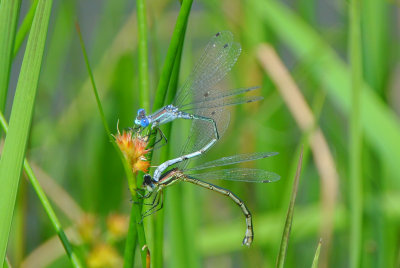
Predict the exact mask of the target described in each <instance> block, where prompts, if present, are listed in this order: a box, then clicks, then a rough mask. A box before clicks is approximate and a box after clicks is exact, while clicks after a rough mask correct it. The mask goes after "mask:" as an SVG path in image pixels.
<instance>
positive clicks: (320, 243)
mask: <svg viewBox="0 0 400 268" xmlns="http://www.w3.org/2000/svg"><path fill="white" fill-rule="evenodd" d="M321 245H322V239H320V240H319V242H318V246H317V250H316V251H315V255H314V260H313V262H312V265H311V268H318V260H319V253H320V252H321Z"/></svg>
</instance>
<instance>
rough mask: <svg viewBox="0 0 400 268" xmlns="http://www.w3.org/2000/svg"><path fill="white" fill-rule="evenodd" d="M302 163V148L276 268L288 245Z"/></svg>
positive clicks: (283, 258)
mask: <svg viewBox="0 0 400 268" xmlns="http://www.w3.org/2000/svg"><path fill="white" fill-rule="evenodd" d="M302 161H303V148H302V149H301V151H300V157H299V161H298V164H297V170H296V176H295V178H294V182H293V189H292V196H291V197H290V204H289V209H288V212H287V216H286V222H285V228H284V230H283V234H282V240H281V246H280V248H279V254H278V258H277V262H276V267H279V268H283V267H284V264H285V258H286V252H287V247H288V243H289V236H290V230H291V228H292V222H293V213H294V204H295V202H296V196H297V189H298V188H299V180H300V172H301V165H302Z"/></svg>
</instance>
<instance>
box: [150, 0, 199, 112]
mask: <svg viewBox="0 0 400 268" xmlns="http://www.w3.org/2000/svg"><path fill="white" fill-rule="evenodd" d="M192 3H193V0H184V1H183V2H182V6H181V9H180V11H179V15H178V18H177V20H176V24H175V28H174V32H173V34H172V38H171V42H170V44H169V47H168V52H167V57H166V58H165V63H164V65H163V69H162V72H161V77H160V81H159V82H158V87H157V91H156V96H155V99H154V104H153V111H154V110H156V109H158V108H160V107H161V106H162V105H163V103H164V99H165V96H166V94H167V89H168V85H169V82H170V78H171V74H172V70H173V68H174V62H175V59H176V55H177V52H178V48H179V42H180V38H181V36H182V35H183V34H184V32H185V28H186V24H187V21H188V18H189V14H190V9H191V7H192Z"/></svg>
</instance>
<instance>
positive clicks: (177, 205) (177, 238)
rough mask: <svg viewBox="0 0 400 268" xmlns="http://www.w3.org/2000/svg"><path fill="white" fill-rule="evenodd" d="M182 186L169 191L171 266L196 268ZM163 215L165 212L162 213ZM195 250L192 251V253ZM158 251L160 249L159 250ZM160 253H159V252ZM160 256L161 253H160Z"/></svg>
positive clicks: (174, 81) (173, 86) (172, 89)
mask: <svg viewBox="0 0 400 268" xmlns="http://www.w3.org/2000/svg"><path fill="white" fill-rule="evenodd" d="M185 33H186V25H185V30H184V32H183V35H182V36H181V38H180V41H179V47H178V51H177V55H176V58H175V63H174V68H173V70H172V75H171V80H170V84H169V88H168V93H167V96H166V99H165V102H164V105H166V104H169V103H172V100H173V98H174V96H175V93H176V90H177V88H178V81H179V73H180V66H181V58H182V50H183V44H184V40H185ZM164 129H165V131H164V133H165V134H166V136H167V137H171V124H168V125H166V126H165V128H164ZM170 146H171V145H170V144H168V146H166V148H165V149H164V150H163V151H162V152H161V159H162V160H167V158H168V156H169V152H170V148H171V147H170ZM182 186H183V185H176V186H175V187H173V188H171V189H169V191H168V199H166V200H168V206H169V207H170V208H171V209H170V213H169V215H167V217H168V218H169V222H173V224H171V225H170V228H169V229H170V232H171V236H172V237H174V239H173V241H172V243H171V249H172V252H171V255H172V258H171V263H170V265H171V266H172V267H194V266H193V265H192V264H190V263H189V259H188V256H189V254H190V253H189V252H186V251H185V249H186V248H188V247H190V245H188V239H189V237H188V234H187V233H186V232H185V230H186V229H185V220H184V217H183V215H184V211H183V206H182V204H183V203H184V201H183V197H182ZM162 213H163V212H162ZM156 224H157V229H156V230H157V233H158V234H161V233H162V232H161V230H162V227H163V226H161V224H162V222H161V223H160V217H159V216H157V223H156ZM162 238H163V237H157V236H156V242H157V244H156V248H157V247H158V246H162V242H163V240H162ZM193 250H194V249H192V250H191V252H192V251H193ZM157 251H158V249H157ZM157 253H158V252H157ZM158 254H160V253H158ZM157 265H158V266H156V267H162V263H157Z"/></svg>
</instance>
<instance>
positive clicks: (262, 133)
mask: <svg viewBox="0 0 400 268" xmlns="http://www.w3.org/2000/svg"><path fill="white" fill-rule="evenodd" d="M34 2H35V1H33V2H31V1H22V6H21V11H20V16H19V20H20V23H21V22H22V20H23V19H24V17H25V15H26V14H27V12H28V10H29V9H30V8H31V5H32V4H33V3H34ZM146 3H147V11H148V34H149V45H150V46H149V60H150V61H149V71H150V88H151V92H150V97H151V99H153V98H154V94H155V89H156V87H157V83H158V79H159V76H160V73H161V68H162V65H163V61H164V58H165V55H166V52H167V49H168V45H169V41H170V38H171V35H172V31H173V27H174V25H175V21H176V17H177V14H178V11H179V6H180V3H179V1H166V0H153V1H147V2H146ZM360 6H361V7H362V8H361V9H360V16H361V19H360V23H361V24H360V27H361V39H360V41H361V42H360V44H359V46H358V49H359V51H356V53H357V52H359V53H360V55H361V59H360V62H361V63H362V79H363V83H362V86H361V93H360V96H361V97H360V98H359V101H360V105H361V106H360V107H361V108H360V117H359V121H358V123H359V124H360V126H361V131H362V140H361V152H362V154H361V156H360V161H361V174H360V177H359V178H360V180H359V181H360V182H361V183H360V184H358V185H357V187H351V180H352V179H353V177H352V176H351V169H352V163H353V162H352V161H351V159H350V156H351V155H352V150H353V148H354V147H353V146H352V144H351V139H350V136H351V135H350V131H351V124H353V123H354V121H351V118H352V116H354V114H352V113H354V112H355V110H356V109H353V106H352V105H353V104H354V102H352V99H351V96H352V90H353V89H352V84H351V81H352V79H353V78H354V73H353V71H352V69H351V67H350V55H351V53H350V51H351V49H350V46H349V41H350V39H351V37H352V32H351V31H350V30H349V29H350V18H349V2H348V1H315V0H306V1H305V0H297V1H296V0H292V1H284V2H280V1H272V0H242V1H240V0H223V1H213V0H199V1H194V3H193V6H192V10H191V14H190V17H189V24H188V26H187V32H186V39H185V45H184V50H183V55H182V66H181V72H180V81H181V82H182V81H183V79H184V78H185V77H186V76H187V75H188V74H189V72H190V70H191V69H192V67H193V64H194V63H195V62H196V59H197V58H198V57H199V55H200V54H201V52H202V49H203V48H204V46H205V45H206V44H207V41H208V40H209V38H210V37H211V36H212V35H213V34H215V33H216V32H218V31H221V30H229V31H231V32H233V34H234V36H235V39H236V40H237V41H238V42H240V43H241V44H242V49H243V50H242V54H241V56H240V57H239V60H238V62H237V64H236V65H235V67H234V68H233V69H232V71H231V72H230V73H229V74H228V76H227V79H225V81H224V83H223V85H224V87H225V88H238V87H250V86H257V85H260V86H261V90H260V92H259V94H260V95H262V96H264V100H263V101H261V102H258V103H252V104H249V105H240V106H237V107H235V108H234V110H232V114H231V123H230V127H229V128H228V131H227V132H226V134H225V136H224V138H223V139H221V140H220V141H219V142H218V144H217V145H216V146H215V148H213V149H212V150H211V151H210V152H209V153H208V155H207V158H208V159H217V158H219V157H222V156H228V155H233V154H237V153H246V152H261V151H276V152H279V155H277V156H275V157H273V158H270V159H266V160H261V161H257V162H254V163H249V164H248V166H251V167H257V168H262V169H267V170H270V171H274V172H276V173H278V174H280V176H281V180H280V181H278V182H276V183H272V184H268V185H261V184H250V183H239V182H237V183H233V182H220V183H219V185H221V186H223V187H226V188H228V189H230V190H232V191H233V192H234V193H235V194H237V195H238V196H239V197H240V198H241V199H242V200H244V201H245V202H246V204H247V206H248V207H249V209H250V211H251V212H252V214H253V217H254V231H255V242H254V244H253V245H252V247H250V248H246V247H244V246H242V245H241V240H242V236H243V233H244V231H245V225H244V219H243V215H242V214H241V211H240V209H239V208H238V207H237V206H236V205H234V204H233V203H232V202H231V201H230V200H227V199H226V198H224V197H221V196H219V195H216V194H215V193H213V192H209V191H206V190H203V189H200V188H198V187H195V186H193V185H176V186H174V187H171V188H170V189H167V190H166V199H165V206H164V210H163V212H161V214H159V215H156V216H155V217H153V216H152V217H149V219H146V221H145V231H146V236H147V240H148V244H149V248H150V252H153V250H154V248H153V247H154V245H153V241H154V239H155V238H154V233H152V232H151V226H152V224H153V223H154V221H157V220H160V219H161V218H164V220H165V224H164V234H163V238H162V244H163V245H164V247H163V261H162V263H163V264H164V266H165V267H273V266H275V263H276V258H277V254H278V251H279V246H280V241H281V237H282V232H283V228H284V223H285V219H286V213H287V209H288V205H289V200H290V195H291V190H292V184H293V178H294V173H295V169H296V166H297V161H298V157H299V153H298V152H299V149H300V147H301V146H302V145H303V146H304V150H305V155H304V159H303V170H302V174H301V178H300V185H299V190H298V194H297V200H296V205H295V212H294V218H293V228H292V231H291V235H290V240H289V245H288V249H287V257H286V266H287V267H310V266H311V263H312V261H313V258H314V254H315V251H316V247H317V244H318V242H319V240H320V238H322V247H321V255H320V258H319V266H320V267H349V259H350V258H351V256H350V255H351V254H353V253H351V252H352V248H351V247H352V245H353V244H351V243H350V241H352V238H351V235H350V233H351V232H350V225H351V219H352V215H354V210H353V209H352V202H353V201H352V200H354V199H352V197H355V196H356V197H357V198H358V197H359V199H358V200H359V201H360V204H361V207H359V208H358V211H357V208H356V212H357V213H361V217H362V221H361V224H359V225H357V226H358V228H359V232H360V234H361V237H360V238H359V239H358V240H359V241H358V242H359V243H360V259H361V262H360V264H359V266H361V267H399V266H400V246H399V244H400V234H399V231H400V228H399V220H400V206H399V204H400V165H399V159H400V124H399V119H398V113H399V111H400V81H399V78H398V77H399V75H400V74H399V71H400V68H399V64H398V62H399V49H398V48H399V12H398V11H399V9H398V7H399V3H398V2H397V1H376V0H361V1H360ZM135 9H136V4H135V1H127V0H113V1H100V0H96V1H94V0H85V1H54V4H53V7H52V15H51V19H50V24H49V32H48V36H47V42H46V48H45V54H44V61H43V65H42V71H41V76H40V81H39V86H38V91H37V99H36V104H35V114H34V119H33V123H32V129H31V134H30V140H29V145H28V150H27V157H28V158H29V159H30V161H31V162H32V163H34V166H35V168H34V170H35V173H36V174H37V176H38V177H39V181H40V182H41V184H42V186H43V188H44V189H45V192H46V194H47V195H48V196H49V198H50V200H51V201H52V204H53V205H54V206H55V208H56V213H57V215H58V216H59V218H60V219H61V222H62V224H63V226H64V228H65V230H66V232H67V235H68V237H69V238H71V240H72V241H73V243H74V244H76V245H77V247H78V248H79V250H80V252H81V253H80V255H81V257H82V258H83V259H84V261H85V262H86V263H87V264H89V266H91V267H107V266H110V265H111V264H112V266H119V265H120V264H121V261H122V256H123V249H124V242H125V241H124V235H125V232H126V229H127V222H126V220H127V217H128V216H129V213H130V207H131V205H132V203H131V201H130V195H129V191H128V186H127V181H126V178H125V175H124V172H123V167H122V165H121V162H120V160H119V158H118V155H117V154H116V152H115V150H113V148H112V145H111V143H110V137H107V135H106V133H105V132H104V129H103V127H102V124H101V120H100V117H99V113H98V110H97V107H96V102H95V98H94V96H93V93H92V90H91V84H90V80H89V78H88V75H87V70H86V67H85V62H84V60H83V56H82V51H81V47H80V45H79V39H78V35H77V33H76V30H75V27H74V23H75V21H76V20H77V21H78V22H79V24H80V27H81V30H82V35H83V39H84V40H85V43H86V46H87V50H88V54H89V60H90V62H91V65H92V69H93V71H94V77H95V80H96V84H97V87H98V89H99V94H100V98H101V101H102V104H103V107H104V110H105V114H106V117H107V120H108V123H109V125H110V126H111V128H112V132H113V133H116V132H117V129H116V127H117V122H118V120H119V127H120V129H124V128H127V127H130V126H132V124H133V120H134V117H135V115H136V111H137V109H138V108H140V107H141V105H140V103H139V81H138V64H137V61H138V60H137V59H138V56H137V43H138V30H137V21H136V11H135ZM262 44H269V45H270V47H264V46H261V45H262ZM24 46H25V44H23V45H22V48H21V50H20V51H19V53H18V54H17V55H16V57H15V59H14V61H13V69H12V73H11V79H10V86H9V88H10V90H9V95H8V103H7V106H6V113H5V115H6V117H7V118H8V116H9V113H10V110H11V107H12V98H13V95H14V91H15V86H16V82H17V80H18V74H19V69H20V66H21V61H22V58H23V50H24ZM274 51H275V52H274ZM353 53H354V51H353ZM266 64H269V68H268V67H266ZM282 64H283V65H282ZM281 67H285V69H286V70H287V72H288V73H287V76H285V74H283V76H282V75H280V74H277V73H274V70H280V68H281ZM290 79H292V80H293V82H294V83H295V85H297V87H296V86H295V85H293V84H291V83H290ZM288 83H289V84H288ZM285 94H286V95H285ZM299 96H300V97H299ZM303 98H304V100H305V102H303ZM304 104H305V105H304ZM310 111H311V113H310ZM310 118H311V119H310ZM355 118H357V117H355ZM310 120H311V121H310ZM352 122H353V123H352ZM186 131H187V128H185V127H183V126H181V125H180V124H176V126H174V128H173V131H172V133H173V135H172V136H171V137H169V146H171V150H172V154H176V153H177V150H179V148H180V147H179V146H178V144H180V143H179V141H181V140H182V139H185V137H186V135H187V132H186ZM315 133H318V134H315ZM310 145H311V146H310ZM326 145H327V146H326ZM157 164H159V162H157V161H155V162H153V165H157ZM355 202H357V201H355ZM161 220H162V219H161ZM113 228H114V229H116V230H114V229H113ZM9 241H10V242H9V244H8V251H7V255H8V257H9V258H10V261H11V263H12V264H13V266H15V267H19V266H21V265H23V267H43V266H46V267H69V266H70V263H69V260H68V258H67V256H66V255H65V252H64V251H63V249H62V247H61V244H60V243H59V242H58V239H57V237H56V236H55V234H54V231H53V229H52V228H51V226H50V223H49V220H48V218H47V216H46V214H45V213H44V210H43V208H42V206H41V205H40V203H39V202H38V198H37V196H36V194H35V192H34V191H33V190H32V187H31V186H30V184H29V183H27V181H26V180H21V183H20V187H19V193H18V199H17V205H16V209H15V213H14V219H13V224H12V233H11V236H10V240H9ZM353 242H354V241H353ZM137 253H139V249H137ZM96 254H97V255H96ZM110 260H112V261H111V262H110ZM110 263H111V264H110ZM136 267H140V258H139V257H137V258H136Z"/></svg>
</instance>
